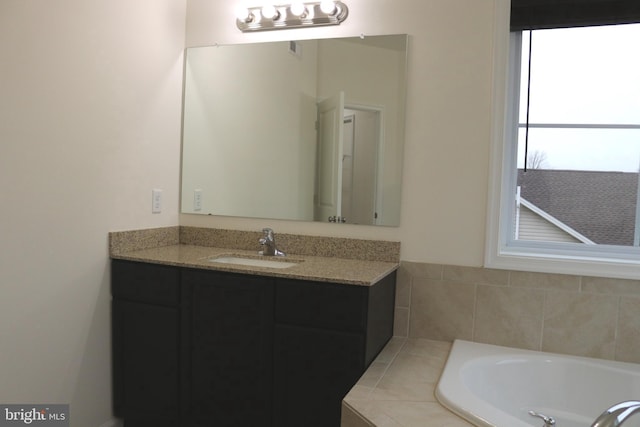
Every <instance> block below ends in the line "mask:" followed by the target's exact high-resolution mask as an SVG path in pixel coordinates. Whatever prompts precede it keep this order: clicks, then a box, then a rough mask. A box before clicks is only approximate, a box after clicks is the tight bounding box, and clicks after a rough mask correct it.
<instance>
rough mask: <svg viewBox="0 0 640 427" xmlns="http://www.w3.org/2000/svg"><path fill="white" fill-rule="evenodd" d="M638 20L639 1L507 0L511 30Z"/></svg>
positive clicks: (628, 22)
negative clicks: (509, 5)
mask: <svg viewBox="0 0 640 427" xmlns="http://www.w3.org/2000/svg"><path fill="white" fill-rule="evenodd" d="M638 22H640V0H511V31H523V30H539V29H547V28H567V27H586V26H592V25H612V24H632V23H638Z"/></svg>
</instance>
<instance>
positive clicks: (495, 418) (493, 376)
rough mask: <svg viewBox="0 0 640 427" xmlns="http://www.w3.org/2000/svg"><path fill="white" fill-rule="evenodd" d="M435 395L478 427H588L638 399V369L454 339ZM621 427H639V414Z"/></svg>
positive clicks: (607, 362) (582, 358)
mask: <svg viewBox="0 0 640 427" xmlns="http://www.w3.org/2000/svg"><path fill="white" fill-rule="evenodd" d="M436 397H437V399H438V401H439V402H440V403H442V404H443V405H444V406H445V407H447V408H449V409H450V410H452V411H453V412H455V413H456V414H458V415H460V416H461V417H463V418H465V419H466V420H468V421H469V422H471V423H472V424H474V425H477V426H480V427H541V426H542V425H544V422H543V421H542V420H541V419H539V418H534V417H532V416H531V415H529V414H528V411H535V412H538V413H543V414H545V415H548V416H552V417H553V418H555V420H556V427H589V426H591V423H592V422H593V421H594V420H595V419H596V417H597V416H598V415H600V414H601V413H602V412H603V411H604V410H605V409H607V408H609V407H610V406H612V405H613V404H616V403H619V402H622V401H626V400H640V365H638V364H633V363H622V362H612V361H605V360H601V359H590V358H584V357H573V356H564V355H559V354H552V353H542V352H536V351H527V350H518V349H513V348H507V347H499V346H494V345H488V344H479V343H472V342H468V341H461V340H456V341H455V342H454V343H453V347H452V349H451V353H450V355H449V359H448V360H447V364H446V366H445V368H444V371H443V373H442V376H441V378H440V381H439V383H438V386H437V388H436ZM623 427H640V414H637V415H635V416H633V417H631V418H629V419H627V421H626V422H625V423H624V425H623Z"/></svg>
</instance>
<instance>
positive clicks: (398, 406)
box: [341, 337, 473, 427]
mask: <svg viewBox="0 0 640 427" xmlns="http://www.w3.org/2000/svg"><path fill="white" fill-rule="evenodd" d="M451 345H452V344H451V343H450V342H443V341H433V340H427V339H422V338H405V337H393V338H392V339H391V340H390V341H389V343H387V345H386V346H385V348H384V349H383V350H382V351H381V352H380V354H379V355H378V357H376V359H375V360H374V361H373V362H372V363H371V365H370V366H369V368H368V369H367V371H366V372H365V373H364V375H363V376H362V377H361V378H360V380H359V381H358V382H357V383H356V385H355V386H354V387H353V388H352V389H351V391H350V392H349V393H348V394H347V395H346V396H345V398H344V400H343V402H342V423H341V426H342V427H373V426H377V427H473V424H470V423H469V422H467V421H465V420H464V419H462V418H460V417H458V416H457V415H455V414H454V413H453V412H451V411H449V410H448V409H447V408H445V407H444V406H442V405H441V404H440V403H438V401H437V400H436V398H435V388H436V385H437V383H438V380H439V379H440V375H441V374H442V370H443V369H444V366H445V364H446V361H447V358H448V356H449V352H450V351H451Z"/></svg>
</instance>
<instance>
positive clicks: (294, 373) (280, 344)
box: [274, 325, 365, 427]
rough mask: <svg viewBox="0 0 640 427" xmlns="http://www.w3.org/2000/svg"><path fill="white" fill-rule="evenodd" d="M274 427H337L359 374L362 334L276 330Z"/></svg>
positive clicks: (282, 328) (361, 369) (289, 327)
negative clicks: (342, 408)
mask: <svg viewBox="0 0 640 427" xmlns="http://www.w3.org/2000/svg"><path fill="white" fill-rule="evenodd" d="M274 345H275V349H274V355H275V361H274V367H275V369H274V385H275V386H274V398H275V407H274V426H278V427H300V426H305V427H339V426H340V407H341V402H342V399H343V398H344V396H345V395H346V394H347V393H348V392H349V390H350V389H351V387H353V385H354V384H355V383H356V382H357V381H358V379H359V378H360V376H361V375H362V372H363V370H364V347H365V346H364V337H363V335H362V334H354V333H348V332H338V331H326V330H320V329H311V328H301V327H297V326H288V325H276V332H275V344H274Z"/></svg>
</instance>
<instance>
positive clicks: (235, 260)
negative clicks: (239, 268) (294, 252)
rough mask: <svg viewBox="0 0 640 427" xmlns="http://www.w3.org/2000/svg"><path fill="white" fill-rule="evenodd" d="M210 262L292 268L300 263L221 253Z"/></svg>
mask: <svg viewBox="0 0 640 427" xmlns="http://www.w3.org/2000/svg"><path fill="white" fill-rule="evenodd" d="M209 261H210V262H218V263H221V264H235V265H246V266H250V267H267V268H290V267H294V266H296V265H298V263H299V262H291V261H285V260H284V259H281V258H274V259H263V258H259V259H258V258H245V257H241V256H235V255H221V256H219V257H216V258H211V259H209Z"/></svg>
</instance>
